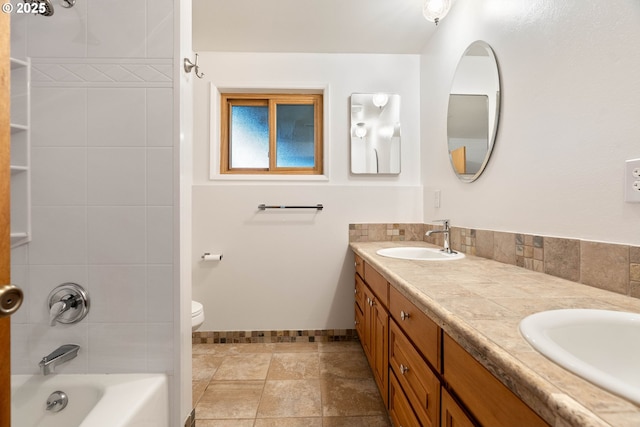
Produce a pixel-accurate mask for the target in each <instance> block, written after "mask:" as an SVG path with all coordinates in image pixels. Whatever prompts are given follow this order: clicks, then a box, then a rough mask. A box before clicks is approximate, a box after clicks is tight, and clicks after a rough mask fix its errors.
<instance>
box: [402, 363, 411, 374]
mask: <svg viewBox="0 0 640 427" xmlns="http://www.w3.org/2000/svg"><path fill="white" fill-rule="evenodd" d="M408 370H409V367H408V366H404V365H403V364H402V363H401V364H400V373H401V374H402V375H404V374H406V373H407V371H408Z"/></svg>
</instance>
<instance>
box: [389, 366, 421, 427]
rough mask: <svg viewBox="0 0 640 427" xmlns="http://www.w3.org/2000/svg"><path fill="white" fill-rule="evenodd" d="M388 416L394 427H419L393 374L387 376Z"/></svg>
mask: <svg viewBox="0 0 640 427" xmlns="http://www.w3.org/2000/svg"><path fill="white" fill-rule="evenodd" d="M389 415H391V420H392V421H393V425H394V426H395V427H416V426H420V425H422V424H420V422H419V421H418V418H417V417H416V415H415V414H414V413H413V410H412V409H411V405H410V404H409V401H408V400H407V397H406V396H405V395H404V393H403V392H402V388H401V387H400V384H399V383H398V380H397V379H396V377H395V375H394V374H393V372H392V373H391V374H390V375H389Z"/></svg>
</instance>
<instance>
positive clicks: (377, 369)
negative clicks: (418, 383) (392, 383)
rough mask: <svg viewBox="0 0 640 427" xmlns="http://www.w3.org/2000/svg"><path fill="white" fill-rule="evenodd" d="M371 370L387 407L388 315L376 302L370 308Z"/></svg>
mask: <svg viewBox="0 0 640 427" xmlns="http://www.w3.org/2000/svg"><path fill="white" fill-rule="evenodd" d="M371 314H372V325H373V331H372V334H371V337H372V343H371V350H372V353H373V354H372V356H373V357H372V359H373V363H372V368H373V375H374V378H375V380H376V382H377V383H378V388H380V394H382V400H383V401H384V404H385V406H387V407H388V390H389V389H388V387H389V314H388V313H387V310H385V308H384V307H383V306H382V305H380V304H379V303H378V302H377V301H376V300H374V301H373V306H372V311H371Z"/></svg>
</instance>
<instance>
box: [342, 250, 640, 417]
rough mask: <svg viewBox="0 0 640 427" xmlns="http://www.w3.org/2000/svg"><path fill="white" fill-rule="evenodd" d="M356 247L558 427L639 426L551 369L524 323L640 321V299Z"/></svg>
mask: <svg viewBox="0 0 640 427" xmlns="http://www.w3.org/2000/svg"><path fill="white" fill-rule="evenodd" d="M350 246H351V249H352V250H353V251H354V252H356V253H357V254H358V255H360V256H361V257H362V258H363V259H364V260H365V261H366V262H368V263H369V264H371V265H372V266H373V267H374V268H375V269H376V270H378V272H379V273H381V274H382V275H383V276H384V277H385V278H386V279H387V280H388V281H389V282H390V283H391V284H392V285H393V286H394V287H395V288H396V289H398V290H399V291H400V292H401V293H402V294H404V295H405V296H406V297H407V298H408V299H409V300H411V301H412V302H413V303H414V304H416V305H417V306H418V307H419V308H421V309H422V310H423V311H424V312H425V313H427V314H428V315H429V316H430V317H431V318H432V319H433V320H434V321H435V322H436V323H438V324H439V325H440V327H442V329H443V330H444V331H445V332H447V333H448V334H449V335H450V336H451V337H452V338H454V339H455V340H456V341H457V342H458V343H459V344H460V345H462V346H463V347H464V348H465V349H466V350H467V351H468V352H469V353H470V354H472V355H473V356H474V357H475V358H476V359H477V360H478V361H479V362H480V363H481V364H482V365H483V366H485V367H486V368H487V369H488V370H489V371H491V372H492V373H493V374H494V375H495V376H496V377H498V379H500V380H501V381H502V382H503V383H504V384H505V385H506V386H507V387H508V388H509V389H511V390H512V391H513V392H514V393H515V394H516V395H518V396H519V397H520V398H521V399H522V400H523V401H525V402H526V403H527V404H528V405H529V406H530V407H531V408H532V409H533V410H535V411H536V412H537V413H538V414H539V415H540V416H541V417H542V418H544V419H545V420H546V421H547V422H548V423H549V424H551V425H552V426H557V427H566V426H580V427H583V426H607V425H611V426H620V427H626V426H629V427H631V426H640V407H638V406H636V405H634V404H632V403H631V402H629V401H627V400H625V399H622V398H619V397H617V396H615V395H613V394H611V393H609V392H607V391H605V390H603V389H601V388H599V387H597V386H595V385H592V384H591V383H589V382H587V381H586V380H583V379H581V378H580V377H578V376H576V375H573V374H572V373H570V372H569V371H566V370H565V369H563V368H561V367H560V366H558V365H556V364H555V363H553V362H551V361H549V360H548V359H547V358H545V357H544V356H542V355H541V354H540V353H538V352H537V351H536V350H534V349H533V348H532V347H531V346H530V345H529V344H528V343H527V342H526V341H525V339H524V338H523V337H522V336H521V335H520V332H519V330H518V324H519V323H520V320H522V319H523V318H524V317H526V316H528V315H530V314H533V313H536V312H539V311H545V310H551V309H560V308H597V309H607V310H616V311H630V312H636V313H640V299H636V298H631V297H627V296H624V295H619V294H616V293H612V292H608V291H603V290H600V289H597V288H593V287H590V286H586V285H582V284H579V283H575V282H571V281H568V280H564V279H560V278H557V277H554V276H550V275H546V274H542V273H536V272H533V271H530V270H527V269H524V268H520V267H516V266H513V265H509V264H502V263H499V262H496V261H493V260H489V259H485V258H479V257H474V256H470V255H466V258H464V259H462V260H457V261H444V262H432V261H410V260H402V259H394V258H387V257H383V256H380V255H377V254H376V251H377V250H378V249H382V248H389V247H397V246H423V247H434V246H433V245H429V244H426V243H422V242H352V243H350ZM445 357H446V356H445Z"/></svg>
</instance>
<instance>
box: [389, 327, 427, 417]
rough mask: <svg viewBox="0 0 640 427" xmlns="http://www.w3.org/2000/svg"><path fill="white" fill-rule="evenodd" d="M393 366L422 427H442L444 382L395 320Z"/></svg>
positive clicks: (391, 346)
mask: <svg viewBox="0 0 640 427" xmlns="http://www.w3.org/2000/svg"><path fill="white" fill-rule="evenodd" d="M389 365H390V366H391V369H392V370H393V372H395V374H396V377H397V379H398V382H399V383H400V385H401V386H402V389H403V390H404V393H405V395H406V396H407V399H408V400H409V403H410V404H411V406H412V407H413V409H414V411H415V412H416V415H417V416H418V418H419V419H420V421H421V424H420V425H422V426H427V427H435V426H438V425H439V424H438V416H439V412H440V411H439V407H440V402H439V400H440V399H439V397H440V381H439V380H438V377H436V375H435V374H434V373H433V372H432V371H431V368H429V365H427V362H425V361H424V359H423V358H422V356H420V354H419V353H418V352H417V351H416V349H415V348H414V347H413V345H412V344H411V342H410V341H409V340H408V339H407V338H406V337H405V336H404V333H403V332H402V330H401V329H400V328H399V327H398V325H397V324H396V322H394V321H393V320H390V321H389Z"/></svg>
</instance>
